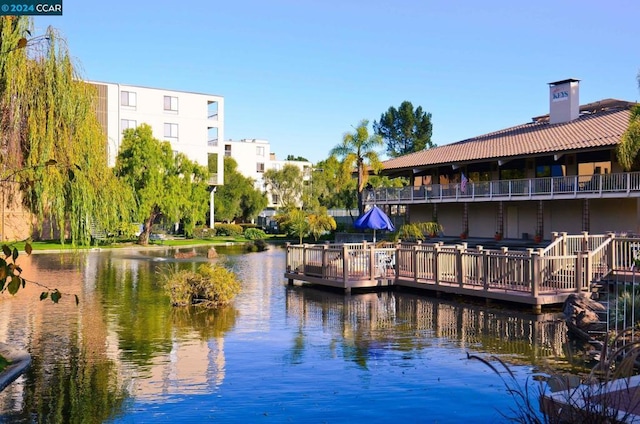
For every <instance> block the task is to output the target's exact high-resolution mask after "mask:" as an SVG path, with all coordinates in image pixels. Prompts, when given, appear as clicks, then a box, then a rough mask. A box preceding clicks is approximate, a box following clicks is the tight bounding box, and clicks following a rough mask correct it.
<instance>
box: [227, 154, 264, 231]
mask: <svg viewBox="0 0 640 424" xmlns="http://www.w3.org/2000/svg"><path fill="white" fill-rule="evenodd" d="M215 202H216V204H215V208H216V217H217V218H218V219H219V220H221V221H224V222H232V221H235V220H241V221H244V222H248V221H251V220H252V219H254V218H255V217H257V216H258V214H259V213H260V211H262V210H263V209H264V208H265V207H266V206H267V204H268V201H267V198H266V196H265V195H264V193H262V192H261V191H260V190H259V189H257V188H255V186H254V180H253V179H252V178H248V177H245V176H244V175H242V174H241V173H240V172H238V163H237V162H236V161H235V160H234V159H233V158H230V157H225V158H224V185H222V186H220V187H218V191H217V193H216V200H215Z"/></svg>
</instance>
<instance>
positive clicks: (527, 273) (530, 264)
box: [523, 248, 533, 287]
mask: <svg viewBox="0 0 640 424" xmlns="http://www.w3.org/2000/svg"><path fill="white" fill-rule="evenodd" d="M527 255H528V256H529V260H528V261H527V269H526V271H525V272H523V275H524V281H523V283H524V284H526V285H528V286H529V287H531V275H532V273H533V272H532V269H533V249H532V248H527Z"/></svg>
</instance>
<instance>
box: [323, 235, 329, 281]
mask: <svg viewBox="0 0 640 424" xmlns="http://www.w3.org/2000/svg"><path fill="white" fill-rule="evenodd" d="M328 247H329V245H328V244H323V245H322V279H323V280H324V279H326V278H327V266H328V265H329V264H327V248H328Z"/></svg>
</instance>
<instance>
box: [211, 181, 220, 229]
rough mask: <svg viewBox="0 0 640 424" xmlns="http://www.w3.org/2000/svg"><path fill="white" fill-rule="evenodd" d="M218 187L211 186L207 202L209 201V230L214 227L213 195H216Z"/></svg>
mask: <svg viewBox="0 0 640 424" xmlns="http://www.w3.org/2000/svg"><path fill="white" fill-rule="evenodd" d="M217 188H218V187H217V186H213V187H212V188H211V193H210V194H209V201H210V205H209V227H210V228H214V226H215V208H216V206H215V195H216V189H217Z"/></svg>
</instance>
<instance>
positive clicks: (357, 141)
mask: <svg viewBox="0 0 640 424" xmlns="http://www.w3.org/2000/svg"><path fill="white" fill-rule="evenodd" d="M368 125H369V121H367V120H366V119H365V120H363V121H361V122H360V124H359V125H358V126H357V127H356V128H355V132H353V133H346V134H345V135H344V137H343V139H342V143H341V144H339V145H338V146H336V147H334V148H333V149H331V152H330V154H331V156H336V157H338V158H341V159H342V165H343V169H342V172H345V173H346V172H353V170H354V169H355V171H356V173H357V181H358V183H357V186H356V190H357V198H358V211H359V213H360V215H362V214H363V213H364V202H363V192H364V189H365V186H366V184H367V179H368V176H369V171H372V172H373V173H374V174H377V173H378V172H379V171H380V169H381V168H382V163H381V162H380V157H379V155H378V152H377V151H376V149H377V148H378V147H380V146H382V145H383V141H382V138H381V137H380V136H379V135H377V134H372V135H369V130H368V129H367V127H368Z"/></svg>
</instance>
